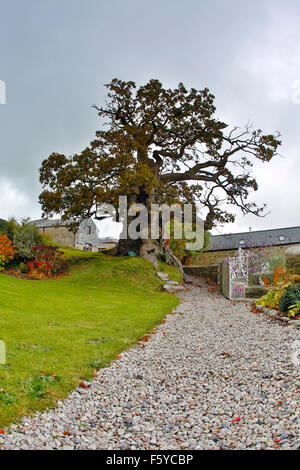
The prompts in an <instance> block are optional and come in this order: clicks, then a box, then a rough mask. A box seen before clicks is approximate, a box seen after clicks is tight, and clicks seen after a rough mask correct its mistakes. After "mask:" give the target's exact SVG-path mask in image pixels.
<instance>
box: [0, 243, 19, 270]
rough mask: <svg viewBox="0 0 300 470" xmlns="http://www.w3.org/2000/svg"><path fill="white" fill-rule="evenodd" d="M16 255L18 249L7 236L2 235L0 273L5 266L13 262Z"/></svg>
mask: <svg viewBox="0 0 300 470" xmlns="http://www.w3.org/2000/svg"><path fill="white" fill-rule="evenodd" d="M15 254H16V249H15V247H14V245H13V244H12V242H11V241H10V239H9V238H8V236H7V235H0V271H2V270H3V269H4V265H5V264H6V263H8V262H9V261H11V260H12V259H13V258H14V256H15Z"/></svg>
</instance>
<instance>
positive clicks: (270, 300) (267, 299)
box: [256, 289, 284, 310]
mask: <svg viewBox="0 0 300 470" xmlns="http://www.w3.org/2000/svg"><path fill="white" fill-rule="evenodd" d="M283 294H284V290H283V289H282V290H279V289H278V290H270V291H269V292H268V293H267V294H266V295H263V296H262V297H261V298H260V299H258V300H257V301H256V305H263V307H267V308H271V309H276V310H278V309H279V302H280V299H281V297H282V295H283Z"/></svg>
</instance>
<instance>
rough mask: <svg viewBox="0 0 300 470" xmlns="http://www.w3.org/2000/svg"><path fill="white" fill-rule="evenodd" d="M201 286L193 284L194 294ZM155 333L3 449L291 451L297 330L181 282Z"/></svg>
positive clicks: (22, 428) (298, 424) (296, 440)
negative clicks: (174, 304)
mask: <svg viewBox="0 0 300 470" xmlns="http://www.w3.org/2000/svg"><path fill="white" fill-rule="evenodd" d="M199 282H201V283H202V284H201V287H200V284H199ZM188 287H189V289H190V290H189V291H188V292H184V293H181V294H180V297H181V299H182V303H181V304H180V305H179V306H178V307H177V309H176V310H175V312H174V314H172V315H168V316H167V317H166V321H165V323H163V324H162V325H161V326H160V327H159V328H157V331H156V334H154V335H152V336H151V339H150V340H149V341H148V342H146V343H144V344H143V346H144V347H141V346H137V347H134V348H132V349H130V350H128V351H125V352H124V353H122V354H121V356H120V359H119V360H117V361H115V362H113V364H112V365H111V366H110V367H108V368H106V369H103V370H101V371H100V372H99V375H98V377H97V378H96V379H95V380H94V381H93V382H92V383H91V386H90V387H89V388H88V389H83V388H80V389H77V390H75V391H74V392H72V393H71V394H70V395H69V397H68V399H66V400H65V401H62V402H59V403H58V406H57V408H56V409H55V410H50V411H48V412H46V413H43V414H38V415H36V416H35V417H34V418H26V419H23V422H22V424H21V425H19V426H13V427H12V428H11V433H10V434H6V435H0V444H1V448H3V449H45V448H46V449H74V448H75V449H155V450H158V449H246V448H250V449H265V448H270V449H274V448H278V449H298V448H300V411H299V400H300V393H299V392H300V389H299V386H300V384H299V379H300V368H299V367H297V366H295V364H293V362H292V360H291V351H292V344H293V342H294V341H296V340H299V339H300V338H299V336H300V331H299V330H296V329H295V328H294V327H291V326H288V327H285V326H282V325H281V324H277V323H275V322H273V321H272V320H270V319H267V318H265V317H263V316H261V315H254V314H252V313H251V312H250V309H249V304H244V303H236V304H234V303H231V302H230V301H228V300H226V299H225V298H223V297H221V296H220V295H218V294H216V293H213V292H208V288H209V286H208V285H207V284H206V283H205V281H195V280H194V283H193V285H191V284H189V285H188Z"/></svg>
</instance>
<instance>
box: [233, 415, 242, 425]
mask: <svg viewBox="0 0 300 470" xmlns="http://www.w3.org/2000/svg"><path fill="white" fill-rule="evenodd" d="M241 419H242V418H240V417H239V416H238V417H237V418H235V419H233V420H232V421H231V422H232V424H233V423H238V422H239V421H241Z"/></svg>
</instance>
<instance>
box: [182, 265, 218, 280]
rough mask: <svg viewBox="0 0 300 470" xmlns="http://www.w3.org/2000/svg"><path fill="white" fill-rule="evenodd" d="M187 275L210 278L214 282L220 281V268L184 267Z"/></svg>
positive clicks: (215, 266) (213, 266)
mask: <svg viewBox="0 0 300 470" xmlns="http://www.w3.org/2000/svg"><path fill="white" fill-rule="evenodd" d="M183 270H184V272H185V274H187V275H192V276H201V277H209V278H210V279H213V280H214V281H216V282H217V281H218V266H217V265H216V264H215V265H212V266H183Z"/></svg>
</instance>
